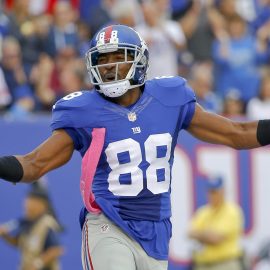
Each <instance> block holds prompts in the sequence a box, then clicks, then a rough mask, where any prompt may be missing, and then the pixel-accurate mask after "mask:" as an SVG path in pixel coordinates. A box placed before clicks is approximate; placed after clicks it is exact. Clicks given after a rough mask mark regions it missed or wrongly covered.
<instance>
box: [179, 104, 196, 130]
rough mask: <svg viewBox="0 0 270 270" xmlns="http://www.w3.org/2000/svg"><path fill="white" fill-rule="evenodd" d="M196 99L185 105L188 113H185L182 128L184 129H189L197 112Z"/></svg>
mask: <svg viewBox="0 0 270 270" xmlns="http://www.w3.org/2000/svg"><path fill="white" fill-rule="evenodd" d="M195 104H196V102H195V101H191V102H189V103H188V104H186V105H185V107H186V109H185V111H186V113H185V117H184V119H183V124H182V128H183V129H187V128H188V127H189V125H190V123H191V120H192V118H193V115H194V113H195Z"/></svg>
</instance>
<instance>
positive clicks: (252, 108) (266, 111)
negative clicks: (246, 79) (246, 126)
mask: <svg viewBox="0 0 270 270" xmlns="http://www.w3.org/2000/svg"><path fill="white" fill-rule="evenodd" d="M268 115H270V77H269V73H266V74H265V75H264V76H263V79H262V82H261V85H260V90H259V95H258V96H256V97H254V98H252V99H251V100H250V101H249V103H248V104H247V116H248V118H249V119H260V118H266V117H268Z"/></svg>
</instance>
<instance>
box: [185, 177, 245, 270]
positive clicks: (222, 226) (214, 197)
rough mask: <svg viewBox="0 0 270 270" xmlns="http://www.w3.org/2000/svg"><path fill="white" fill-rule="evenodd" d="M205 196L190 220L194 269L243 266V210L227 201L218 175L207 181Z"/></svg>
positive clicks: (238, 268)
mask: <svg viewBox="0 0 270 270" xmlns="http://www.w3.org/2000/svg"><path fill="white" fill-rule="evenodd" d="M207 196H208V203H207V204H206V205H204V206H202V207H201V208H199V209H197V210H196V212H195V214H194V216H193V217H192V220H191V229H190V231H189V237H190V238H191V239H194V240H195V241H196V242H197V243H198V249H197V250H195V251H194V253H193V263H194V268H193V269H194V270H209V269H211V270H221V269H224V270H242V264H241V261H240V258H241V256H242V248H241V246H240V244H239V240H240V239H241V237H242V232H243V216H242V211H241V209H240V207H239V206H238V205H236V204H234V203H232V202H228V201H226V199H225V194H224V183H223V180H222V179H221V178H220V177H218V178H215V179H210V180H208V181H207Z"/></svg>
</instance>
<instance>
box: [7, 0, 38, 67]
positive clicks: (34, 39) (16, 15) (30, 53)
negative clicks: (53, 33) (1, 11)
mask: <svg viewBox="0 0 270 270" xmlns="http://www.w3.org/2000/svg"><path fill="white" fill-rule="evenodd" d="M29 3H30V1H29V0H15V2H14V7H13V9H12V10H11V11H10V13H9V19H10V23H9V33H10V35H12V36H14V37H15V38H16V39H17V40H18V41H19V43H20V45H21V48H22V57H23V62H24V63H25V64H29V65H33V64H35V63H36V62H37V61H38V57H39V54H40V52H41V51H42V50H43V47H42V39H41V38H40V37H39V35H38V33H37V31H38V30H37V29H38V28H37V27H36V25H35V19H34V17H33V16H32V15H31V14H30V13H29Z"/></svg>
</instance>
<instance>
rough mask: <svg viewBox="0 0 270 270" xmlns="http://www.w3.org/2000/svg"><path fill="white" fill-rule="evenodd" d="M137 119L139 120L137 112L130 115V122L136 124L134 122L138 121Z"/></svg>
mask: <svg viewBox="0 0 270 270" xmlns="http://www.w3.org/2000/svg"><path fill="white" fill-rule="evenodd" d="M136 119H137V115H136V113H135V112H130V113H128V120H129V121H131V122H134V121H136Z"/></svg>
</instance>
